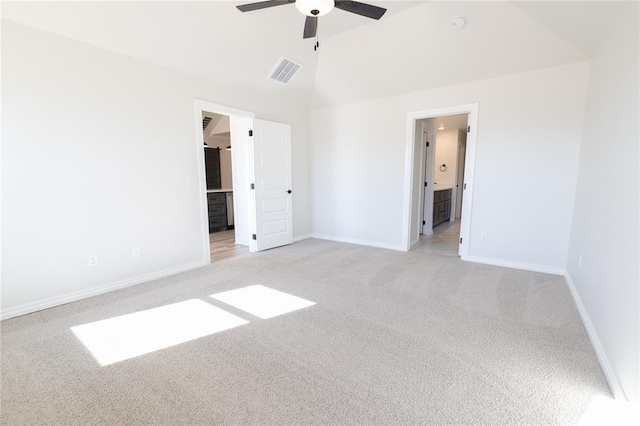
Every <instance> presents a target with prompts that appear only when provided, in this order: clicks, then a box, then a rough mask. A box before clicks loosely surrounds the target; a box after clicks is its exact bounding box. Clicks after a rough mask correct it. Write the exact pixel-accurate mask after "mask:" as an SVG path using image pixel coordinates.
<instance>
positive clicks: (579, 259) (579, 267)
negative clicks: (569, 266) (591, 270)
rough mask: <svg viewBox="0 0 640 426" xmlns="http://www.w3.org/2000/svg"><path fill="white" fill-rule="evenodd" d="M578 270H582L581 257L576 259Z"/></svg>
mask: <svg viewBox="0 0 640 426" xmlns="http://www.w3.org/2000/svg"><path fill="white" fill-rule="evenodd" d="M578 269H582V255H580V257H579V258H578Z"/></svg>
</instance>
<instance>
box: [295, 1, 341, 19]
mask: <svg viewBox="0 0 640 426" xmlns="http://www.w3.org/2000/svg"><path fill="white" fill-rule="evenodd" d="M334 6H335V1H334V0H296V8H297V9H298V10H299V11H300V12H301V13H303V14H305V15H307V16H322V15H326V14H327V13H329V12H331V11H332V10H333V7H334Z"/></svg>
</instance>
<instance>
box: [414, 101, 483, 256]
mask: <svg viewBox="0 0 640 426" xmlns="http://www.w3.org/2000/svg"><path fill="white" fill-rule="evenodd" d="M478 109H479V104H478V103H474V104H465V105H456V106H449V107H443V108H434V109H428V110H424V111H414V112H409V113H408V114H407V135H406V149H405V185H404V200H405V202H404V212H403V213H404V214H403V221H402V231H403V235H402V247H403V250H404V251H409V250H410V249H411V235H410V234H411V220H414V219H417V218H412V217H411V202H412V196H411V194H412V190H413V174H414V170H413V158H414V156H415V127H416V126H415V122H416V120H422V119H425V118H433V117H442V116H445V115H456V114H469V116H468V118H467V125H469V126H471V132H470V133H468V134H467V148H466V158H465V170H464V183H463V185H465V184H466V190H465V194H464V197H463V198H462V221H461V224H460V237H461V238H462V244H460V249H459V251H458V254H459V255H460V256H461V257H462V259H463V260H465V258H466V257H467V256H468V254H469V236H470V234H471V207H472V201H473V179H474V174H475V159H476V135H477V133H478Z"/></svg>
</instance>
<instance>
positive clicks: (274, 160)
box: [249, 119, 293, 252]
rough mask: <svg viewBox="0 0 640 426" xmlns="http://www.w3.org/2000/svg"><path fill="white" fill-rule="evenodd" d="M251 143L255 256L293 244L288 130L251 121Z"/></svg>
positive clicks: (251, 245) (266, 122)
mask: <svg viewBox="0 0 640 426" xmlns="http://www.w3.org/2000/svg"><path fill="white" fill-rule="evenodd" d="M250 139H252V141H251V144H250V145H251V148H250V149H251V155H250V158H251V169H252V170H251V175H252V178H253V179H252V182H253V183H254V187H253V190H252V191H251V209H250V211H251V212H252V213H254V214H253V215H252V216H253V217H252V218H251V219H252V220H251V222H252V224H251V225H252V226H251V227H252V229H253V235H252V238H253V239H252V240H251V244H250V246H249V247H250V250H251V251H252V252H254V251H261V250H267V249H270V248H274V247H279V246H283V245H286V244H291V243H292V242H293V212H292V202H291V200H292V195H291V126H290V125H288V124H281V123H273V122H270V121H264V120H255V119H254V120H253V137H251V138H250Z"/></svg>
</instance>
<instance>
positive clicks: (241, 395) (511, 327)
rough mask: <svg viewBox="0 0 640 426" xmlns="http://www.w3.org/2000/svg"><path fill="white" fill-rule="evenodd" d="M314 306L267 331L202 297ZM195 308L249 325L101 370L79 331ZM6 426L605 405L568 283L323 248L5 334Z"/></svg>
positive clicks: (72, 310) (494, 419)
mask: <svg viewBox="0 0 640 426" xmlns="http://www.w3.org/2000/svg"><path fill="white" fill-rule="evenodd" d="M256 284H260V285H263V286H266V287H269V288H272V289H276V290H279V291H282V292H286V293H289V294H292V295H295V296H298V297H302V298H304V299H308V300H310V301H313V302H316V303H317V304H316V305H314V306H310V307H307V308H304V309H301V310H298V311H294V312H291V313H288V314H285V315H282V316H278V317H274V318H269V319H265V320H262V319H260V318H257V317H254V316H252V315H249V314H247V313H245V312H243V311H240V310H237V309H235V308H231V307H229V306H228V305H225V304H224V303H222V302H220V301H217V300H214V299H211V298H209V297H208V296H209V295H210V294H212V293H217V292H221V291H225V290H231V289H235V288H240V287H246V286H250V285H256ZM194 298H196V299H200V300H203V301H206V302H207V303H210V304H212V305H215V306H217V307H219V308H222V309H224V310H226V311H228V312H230V313H232V314H234V315H237V316H240V317H242V318H244V319H246V320H248V321H249V324H246V325H243V326H241V327H238V328H234V329H230V330H226V331H223V332H220V333H217V334H214V335H211V336H207V337H203V338H200V339H197V340H193V341H190V342H186V343H182V344H180V345H177V346H173V347H170V348H167V349H162V350H159V351H156V352H153V353H149V354H146V355H142V356H139V357H136V358H133V359H129V360H125V361H121V362H118V363H115V364H112V365H108V366H106V367H101V366H99V365H98V363H97V362H96V361H95V359H94V358H93V356H92V355H91V354H90V353H89V352H88V351H87V349H86V348H85V347H84V346H83V345H82V344H81V343H80V341H79V340H78V339H77V338H76V337H75V335H74V334H73V333H72V332H71V331H70V327H73V326H77V325H82V324H86V323H89V322H92V321H97V320H102V319H107V318H111V317H114V316H118V315H123V314H129V313H133V312H137V311H141V310H146V309H150V308H154V307H159V306H164V305H168V304H171V303H175V302H180V301H184V300H188V299H194ZM1 384H2V405H1V407H0V408H1V415H0V421H1V423H2V424H4V425H18V424H24V425H35V424H46V425H66V424H78V425H89V424H158V425H160V424H167V425H169V424H171V425H174V424H261V425H263V424H277V425H283V424H363V425H364V424H366V425H373V424H417V423H420V424H490V425H495V424H509V425H514V424H531V425H542V424H561V425H565V424H575V423H576V422H577V421H578V420H579V418H580V416H581V414H582V413H583V412H584V411H585V410H586V408H587V406H588V404H589V403H590V402H591V401H592V399H593V398H594V397H596V396H597V395H606V396H608V395H610V393H609V390H608V388H607V385H606V382H605V379H604V376H603V373H602V371H601V369H600V367H599V365H598V362H597V359H596V356H595V354H594V351H593V349H592V347H591V346H590V344H589V341H588V338H587V335H586V332H585V330H584V328H583V326H582V324H581V322H580V319H579V316H578V313H577V311H576V309H575V307H574V305H573V302H572V300H571V297H570V295H569V292H568V290H567V288H566V284H565V282H564V279H563V278H562V277H557V276H552V275H546V274H541V273H533V272H524V271H517V270H510V269H503V268H498V267H492V266H486V265H480V264H473V263H466V262H462V261H460V260H458V259H457V258H455V257H451V256H438V255H434V254H428V253H420V252H411V253H400V252H393V251H388V250H382V249H375V248H368V247H360V246H354V245H348V244H341V243H333V242H327V241H318V240H306V241H303V242H300V243H296V244H294V245H292V246H288V247H284V248H280V249H275V250H271V251H268V252H263V253H259V254H255V255H246V256H242V257H238V258H233V259H228V260H224V261H221V262H219V263H216V264H213V265H211V266H209V267H205V268H201V269H198V270H195V271H191V272H188V273H184V274H181V275H178V276H174V277H170V278H166V279H161V280H158V281H154V282H151V283H147V284H143V285H139V286H136V287H133V288H129V289H125V290H122V291H117V292H113V293H110V294H107V295H103V296H99V297H95V298H92V299H88V300H84V301H80V302H76V303H72V304H68V305H65V306H61V307H58V308H54V309H49V310H46V311H42V312H39V313H35V314H31V315H27V316H23V317H20V318H15V319H11V320H7V321H4V322H2V382H1Z"/></svg>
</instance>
